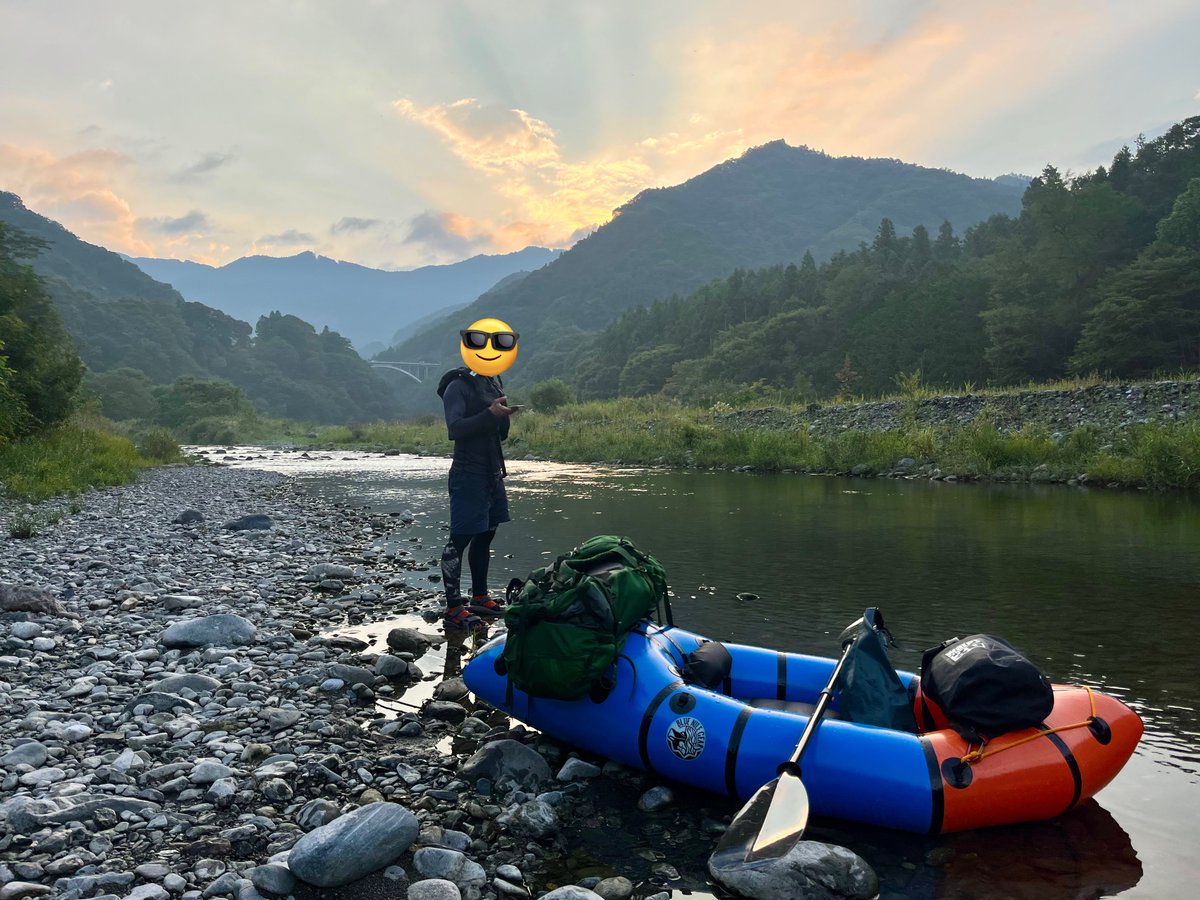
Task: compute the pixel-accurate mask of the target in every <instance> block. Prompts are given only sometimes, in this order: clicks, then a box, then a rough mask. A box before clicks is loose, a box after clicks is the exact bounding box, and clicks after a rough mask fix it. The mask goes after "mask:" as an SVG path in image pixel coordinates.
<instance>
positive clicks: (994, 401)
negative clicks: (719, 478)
mask: <svg viewBox="0 0 1200 900" xmlns="http://www.w3.org/2000/svg"><path fill="white" fill-rule="evenodd" d="M981 414H985V415H987V416H988V417H989V418H990V419H991V420H992V421H993V422H994V423H995V425H996V427H997V428H999V429H1001V430H1004V431H1011V430H1016V429H1019V428H1021V427H1023V426H1025V425H1037V426H1041V427H1043V428H1045V429H1046V430H1048V431H1050V432H1060V433H1062V434H1067V433H1069V432H1071V431H1073V430H1074V429H1076V428H1078V427H1080V426H1082V425H1091V426H1095V427H1097V428H1100V429H1102V430H1104V431H1110V430H1114V429H1120V428H1126V427H1128V426H1130V425H1135V424H1146V423H1167V422H1177V421H1179V420H1181V419H1188V418H1192V419H1194V418H1197V417H1200V381H1160V382H1155V383H1152V384H1128V385H1120V384H1117V385H1093V386H1091V387H1083V388H1075V389H1072V390H1057V391H1015V392H1013V393H1009V394H996V395H991V394H988V395H984V394H968V395H965V396H945V397H926V398H921V399H914V400H890V401H887V402H881V403H858V404H844V405H840V406H820V405H817V404H813V405H811V406H810V407H809V408H808V410H807V411H805V412H800V413H795V412H790V411H786V410H781V409H774V408H768V409H751V410H739V411H737V412H732V413H726V414H723V415H718V416H716V417H715V421H716V422H717V424H719V425H723V426H725V427H728V428H740V429H745V428H762V429H771V430H780V431H798V430H807V431H808V432H809V433H811V434H812V435H813V436H814V437H820V436H825V435H831V434H838V433H840V432H843V431H847V430H850V429H861V430H864V431H891V430H893V429H896V428H900V427H904V426H905V425H910V424H912V423H915V424H916V426H917V427H921V428H925V427H934V428H937V427H961V426H963V425H967V424H969V423H970V422H972V421H974V420H975V419H976V418H977V417H979V416H980V415H981Z"/></svg>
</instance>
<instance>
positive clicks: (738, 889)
mask: <svg viewBox="0 0 1200 900" xmlns="http://www.w3.org/2000/svg"><path fill="white" fill-rule="evenodd" d="M721 857H722V854H713V855H712V856H711V857H709V861H708V871H709V874H710V875H712V877H713V878H714V879H715V880H716V881H717V882H719V883H720V884H721V885H723V886H724V887H726V888H728V889H729V890H731V891H733V892H734V893H736V894H739V895H740V896H743V897H748V898H750V900H869V898H871V897H874V896H875V895H876V894H878V893H879V878H878V876H877V875H876V874H875V872H874V870H873V869H872V868H871V867H870V866H869V865H867V863H866V861H865V860H864V859H862V857H860V856H859V855H858V854H856V853H854V852H853V851H852V850H848V849H846V848H845V847H839V846H837V845H835V844H825V843H822V842H820V841H798V842H797V843H796V845H795V846H793V847H792V848H791V849H790V850H789V851H788V852H787V853H786V854H785V855H784V856H782V857H780V858H778V859H769V860H760V861H758V862H752V863H747V862H744V860H743V859H742V858H741V857H740V854H736V853H734V854H728V855H724V858H721Z"/></svg>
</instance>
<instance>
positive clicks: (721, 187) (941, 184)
mask: <svg viewBox="0 0 1200 900" xmlns="http://www.w3.org/2000/svg"><path fill="white" fill-rule="evenodd" d="M1023 192H1024V188H1023V187H1022V186H1021V185H1020V184H1015V183H1011V182H1010V183H1000V182H996V181H991V180H987V179H979V178H973V177H971V176H967V175H961V174H958V173H954V172H949V171H946V170H943V169H930V168H927V167H923V166H918V165H915V164H913V163H905V162H902V161H900V160H895V159H864V158H861V157H835V156H831V155H829V154H826V153H824V152H822V151H819V150H813V149H811V148H809V147H804V146H801V147H792V146H791V145H789V144H787V143H786V142H784V141H782V140H779V141H772V142H769V143H767V144H763V145H759V146H757V147H753V148H750V149H748V150H747V151H746V152H745V153H743V154H742V155H740V156H738V157H736V158H734V159H730V160H726V161H725V162H722V163H719V164H718V165H716V166H713V167H712V168H711V169H708V170H706V171H704V172H701V173H699V174H697V175H695V176H693V177H692V178H690V179H688V180H686V181H684V182H682V183H681V184H678V185H674V186H671V187H662V188H650V189H647V190H644V191H641V192H640V193H638V194H637V195H636V196H635V197H633V198H631V199H630V200H629V201H628V202H627V203H625V204H623V205H622V206H620V207H618V208H617V210H616V211H615V213H614V216H613V218H612V219H611V220H610V221H609V222H607V223H606V224H604V225H603V226H601V227H600V228H598V229H597V230H596V231H594V232H593V233H592V234H590V235H589V236H587V237H586V238H584V239H583V240H581V241H579V242H578V243H577V244H575V245H574V246H573V247H572V248H570V249H569V250H567V251H566V252H564V253H563V254H562V255H561V256H560V257H559V258H558V259H556V260H555V261H554V262H552V263H550V264H548V265H546V266H543V267H542V268H541V269H539V270H537V271H535V272H532V273H530V275H528V276H527V277H526V278H524V279H522V280H521V281H520V282H519V283H517V284H515V285H511V286H504V287H500V288H497V289H494V290H493V291H490V292H488V293H486V294H484V295H482V296H481V297H480V298H479V299H478V300H476V301H475V302H474V303H472V304H471V305H469V306H468V307H467V308H466V309H465V310H463V311H461V313H458V314H456V317H455V318H454V319H453V320H449V319H447V320H443V321H442V322H440V323H437V324H436V325H434V326H431V327H430V328H428V329H423V330H420V331H419V332H418V333H416V334H414V335H413V337H412V338H410V340H409V341H407V342H405V343H403V344H400V345H398V346H397V347H393V348H390V349H389V351H388V352H389V353H400V354H405V353H408V354H411V353H412V352H417V350H418V349H420V350H427V349H428V348H430V347H438V348H441V349H440V350H439V351H438V360H439V361H445V362H447V363H452V362H453V361H454V359H455V358H456V357H457V355H458V354H457V344H456V332H457V329H458V328H461V327H462V325H461V324H455V323H457V322H458V321H459V320H460V319H461V320H463V321H470V320H471V319H473V318H479V317H480V316H484V315H488V316H495V317H497V318H500V319H503V320H504V321H506V322H508V324H509V325H511V326H512V327H513V328H515V329H516V330H518V331H519V332H520V333H521V334H522V353H521V357H520V359H519V360H518V363H517V366H518V367H519V368H517V369H516V370H515V371H514V373H513V377H514V379H515V380H516V381H517V382H518V383H519V382H520V381H522V380H525V381H536V380H541V379H544V378H548V377H554V376H562V375H564V374H568V373H569V372H570V371H571V369H572V365H573V359H574V357H575V354H576V352H577V350H578V347H579V341H580V339H581V337H582V336H584V335H587V334H589V333H594V332H597V331H599V330H600V329H602V328H604V327H605V326H606V325H607V324H608V323H610V322H612V321H613V320H614V319H615V318H616V317H617V316H618V315H619V314H620V313H622V312H624V311H625V310H628V309H630V308H633V307H636V306H645V305H647V304H649V303H651V302H653V301H654V300H656V299H660V298H665V297H670V296H672V295H684V294H688V293H690V292H692V291H694V290H697V289H698V288H700V287H702V286H703V285H705V284H708V283H709V282H711V281H713V280H714V279H717V278H722V277H726V276H728V275H729V274H730V273H732V272H733V271H734V270H735V269H738V268H748V269H754V268H762V267H765V266H770V265H776V264H780V263H788V262H797V263H798V262H799V261H800V260H801V259H802V258H803V256H804V255H805V253H806V252H808V253H811V254H812V255H813V256H814V257H815V258H816V259H817V260H823V259H828V258H830V257H832V256H833V255H834V254H836V253H838V252H840V251H846V250H853V249H855V248H857V247H858V246H859V245H860V244H862V243H865V242H870V241H871V240H873V239H874V236H875V233H876V230H877V229H878V226H879V222H880V220H881V219H883V218H889V219H891V220H892V222H893V223H894V225H895V228H896V230H897V231H898V232H900V233H908V232H910V231H911V230H912V229H913V228H914V227H916V226H917V225H924V226H925V227H926V228H927V229H928V230H931V231H936V230H937V229H938V228H939V227H940V226H941V224H942V223H943V222H945V221H950V222H952V223H953V225H954V227H955V228H956V229H957V230H958V231H959V232H960V233H961V232H963V231H965V230H966V229H967V228H968V227H969V226H971V225H974V224H976V223H978V222H980V221H983V220H985V219H987V218H989V217H991V216H993V215H995V214H997V213H1006V214H1015V213H1017V212H1018V211H1019V210H1020V207H1021V197H1022V194H1023ZM427 355H428V354H427ZM406 390H410V389H408V388H406Z"/></svg>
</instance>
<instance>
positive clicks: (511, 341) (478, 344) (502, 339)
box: [459, 331, 520, 350]
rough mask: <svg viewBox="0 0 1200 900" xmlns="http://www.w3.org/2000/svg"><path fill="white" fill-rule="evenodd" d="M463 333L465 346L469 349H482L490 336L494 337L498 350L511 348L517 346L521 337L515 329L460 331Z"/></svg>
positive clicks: (495, 346) (493, 344) (493, 343)
mask: <svg viewBox="0 0 1200 900" xmlns="http://www.w3.org/2000/svg"><path fill="white" fill-rule="evenodd" d="M459 334H460V335H462V342H463V346H464V347H466V348H467V349H468V350H482V349H483V348H484V347H486V346H487V345H488V338H491V339H492V346H493V347H494V348H495V349H497V350H511V349H512V348H513V347H515V346H517V338H519V337H520V335H519V334H517V333H516V332H515V331H460V332H459Z"/></svg>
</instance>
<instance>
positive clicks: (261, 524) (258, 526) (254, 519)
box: [221, 513, 275, 531]
mask: <svg viewBox="0 0 1200 900" xmlns="http://www.w3.org/2000/svg"><path fill="white" fill-rule="evenodd" d="M221 527H222V528H224V529H225V530H226V531H265V530H267V529H270V528H274V527H275V522H274V521H272V519H271V517H270V516H268V515H266V514H265V513H252V514H251V515H248V516H240V517H239V518H236V519H231V520H230V521H228V522H226V523H225V524H224V525H222V526H221Z"/></svg>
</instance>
